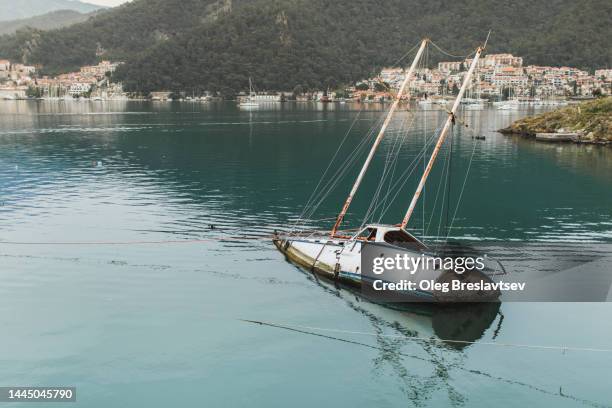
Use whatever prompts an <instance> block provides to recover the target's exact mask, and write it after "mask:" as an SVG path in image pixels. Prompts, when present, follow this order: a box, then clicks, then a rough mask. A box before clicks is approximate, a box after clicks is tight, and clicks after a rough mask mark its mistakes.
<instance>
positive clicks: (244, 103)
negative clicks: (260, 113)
mask: <svg viewBox="0 0 612 408" xmlns="http://www.w3.org/2000/svg"><path fill="white" fill-rule="evenodd" d="M255 97H256V95H255V92H254V91H253V81H252V80H251V77H249V95H248V96H246V97H244V98H242V99H241V100H240V102H239V103H238V106H239V107H240V108H245V109H254V108H258V107H259V103H258V102H257V101H256V100H255Z"/></svg>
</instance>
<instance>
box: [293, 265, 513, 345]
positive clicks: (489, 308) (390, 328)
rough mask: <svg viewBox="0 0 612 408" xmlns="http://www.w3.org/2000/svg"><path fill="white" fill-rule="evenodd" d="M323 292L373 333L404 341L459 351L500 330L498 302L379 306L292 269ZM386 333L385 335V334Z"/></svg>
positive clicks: (347, 288)
mask: <svg viewBox="0 0 612 408" xmlns="http://www.w3.org/2000/svg"><path fill="white" fill-rule="evenodd" d="M296 268H298V269H299V270H300V271H302V272H303V273H305V274H307V275H308V277H309V278H310V279H311V280H313V281H314V282H316V283H317V284H318V285H319V286H320V287H321V288H323V289H324V290H326V291H327V292H329V293H331V294H333V295H335V296H337V297H339V298H341V299H343V300H344V301H345V302H346V303H347V304H348V305H349V306H350V307H351V308H352V309H353V310H355V311H357V312H359V313H361V314H363V315H365V316H366V317H367V318H368V319H369V320H370V321H371V322H372V324H373V325H374V326H375V327H374V329H375V330H374V332H373V333H379V334H382V333H383V331H385V332H386V333H385V334H383V335H382V336H381V337H385V336H390V337H397V338H401V337H402V336H405V338H406V340H423V341H424V342H429V341H431V340H433V341H435V342H436V343H437V344H439V345H443V346H445V347H448V348H451V349H455V350H463V349H465V348H466V347H469V346H470V345H472V344H474V343H476V342H477V341H478V340H480V339H482V338H483V336H484V334H485V332H486V331H487V329H489V328H490V327H491V326H492V325H493V324H495V329H494V331H493V335H492V339H494V338H495V337H496V336H497V334H498V333H499V332H500V330H501V324H502V321H503V315H502V314H501V312H500V306H501V303H500V302H483V303H452V304H450V303H446V304H443V303H427V302H402V303H381V302H380V301H378V300H374V299H371V298H368V297H367V296H366V295H365V294H364V293H362V292H361V291H360V290H359V289H358V288H356V287H354V286H351V285H346V284H343V283H341V282H339V281H334V280H332V279H328V278H326V277H323V276H321V275H318V274H315V273H313V272H311V271H309V270H307V269H305V268H302V267H296ZM387 332H388V333H387Z"/></svg>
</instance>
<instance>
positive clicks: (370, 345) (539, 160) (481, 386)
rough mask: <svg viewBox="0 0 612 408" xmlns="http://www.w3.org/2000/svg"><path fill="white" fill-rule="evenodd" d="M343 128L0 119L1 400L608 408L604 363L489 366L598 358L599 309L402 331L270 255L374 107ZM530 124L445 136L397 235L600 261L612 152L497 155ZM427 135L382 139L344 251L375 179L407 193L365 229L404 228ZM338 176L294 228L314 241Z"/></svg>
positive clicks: (421, 131) (306, 118)
mask: <svg viewBox="0 0 612 408" xmlns="http://www.w3.org/2000/svg"><path fill="white" fill-rule="evenodd" d="M360 109H361V108H360V107H359V106H358V105H349V104H347V105H329V106H322V105H316V104H283V105H278V106H273V105H272V106H270V107H269V108H261V109H259V110H256V111H252V112H245V111H239V110H238V109H237V108H236V107H235V105H234V104H223V103H218V104H217V103H211V104H208V105H201V104H190V103H158V104H156V103H140V102H105V103H102V102H33V101H19V102H16V101H0V279H1V282H2V283H1V284H0V325H1V326H0V327H2V337H1V339H0V386H16V385H19V386H25V385H39V386H50V385H56V386H59V385H63V386H76V387H77V403H76V404H71V406H73V405H74V406H75V407H79V406H81V407H136V406H143V407H170V406H181V407H194V406H208V407H244V406H249V407H313V406H321V407H328V406H335V407H343V406H347V407H348V406H350V407H398V406H402V407H446V406H466V407H492V406H500V407H501V406H504V407H505V406H512V407H514V406H517V407H518V406H528V407H551V406H554V407H574V406H612V390H611V389H610V367H612V353H611V352H586V351H574V350H567V351H565V352H563V351H560V350H555V349H538V348H520V347H509V346H494V345H490V344H488V343H491V342H497V343H503V344H530V345H545V346H558V345H562V346H567V347H591V348H602V349H612V323H611V319H610V315H611V313H612V305H610V304H603V303H593V304H569V303H558V304H543V303H503V304H501V306H499V307H498V306H488V307H478V308H469V309H461V310H455V309H449V310H434V309H428V308H424V307H416V306H415V308H414V309H407V310H401V311H398V310H392V309H389V308H385V307H382V306H378V305H374V304H370V303H368V302H366V301H364V300H363V299H360V298H359V297H357V296H355V295H354V294H353V293H351V292H348V291H346V290H344V289H339V288H336V287H334V286H333V285H330V284H329V283H326V282H323V281H320V280H317V279H316V278H315V277H313V276H312V275H310V274H308V273H307V272H304V271H302V270H300V269H298V268H296V267H294V266H292V265H291V264H289V263H287V262H286V261H285V260H284V258H283V257H282V256H281V255H280V254H279V253H278V252H277V251H276V250H275V249H274V247H273V245H272V244H271V242H270V241H269V236H270V234H271V233H272V232H273V231H274V230H275V229H286V228H288V227H290V226H291V225H292V224H293V223H294V222H295V220H296V219H297V218H298V217H299V216H300V214H301V212H302V210H303V207H304V204H305V203H306V202H307V201H308V198H309V197H310V194H311V192H312V191H313V189H314V188H315V186H316V185H317V183H318V181H319V179H320V177H321V175H322V173H323V171H324V170H325V168H326V167H327V166H328V164H329V163H330V160H331V159H332V157H333V156H334V153H335V152H336V150H337V148H338V146H339V145H341V143H342V148H341V149H340V151H339V152H338V155H337V156H336V158H335V159H334V160H333V163H332V169H333V170H335V169H337V168H338V167H340V164H341V163H342V162H344V161H345V159H346V158H347V157H349V153H350V152H351V151H352V150H353V149H354V148H355V147H356V146H358V143H359V142H360V141H362V140H363V138H364V137H366V136H367V135H368V132H369V130H370V129H371V128H372V127H373V126H375V125H376V124H377V123H378V122H379V120H380V118H381V115H382V114H383V113H384V109H385V107H383V106H380V105H377V104H371V105H366V106H365V107H364V108H363V110H360ZM529 113H533V111H526V110H525V111H515V112H508V111H496V110H484V111H467V112H465V113H464V114H462V115H461V121H460V123H457V126H456V129H455V134H454V136H453V138H452V155H450V156H448V153H449V151H450V146H449V144H447V145H446V146H445V148H444V149H443V151H442V153H441V156H440V160H439V164H438V166H436V169H435V171H434V173H433V174H432V178H431V182H430V183H429V184H428V187H427V190H426V192H425V205H424V206H423V205H422V203H419V206H418V209H417V212H416V213H415V215H414V217H413V221H412V224H411V228H412V230H413V231H414V233H415V234H416V235H418V236H419V237H420V236H424V237H425V239H426V240H432V239H434V238H435V237H436V236H437V235H446V233H445V231H446V230H447V227H448V226H449V224H452V230H451V234H450V235H451V236H452V237H455V238H457V239H460V240H462V241H465V242H470V243H473V244H475V245H476V244H478V243H479V242H487V245H492V246H495V245H497V251H498V252H500V253H503V251H504V249H503V248H504V245H505V244H506V243H508V242H521V243H527V244H528V245H532V247H533V248H534V250H533V252H532V253H531V255H534V254H538V253H539V251H540V252H541V253H546V254H550V253H553V254H555V253H562V254H563V255H564V256H570V257H571V256H574V255H575V256H579V255H580V251H578V250H576V252H575V253H573V252H572V251H573V250H572V249H571V246H570V247H568V248H570V249H566V247H565V245H568V244H567V243H568V242H571V243H572V244H575V245H579V246H578V247H580V248H584V247H585V246H586V247H588V246H589V245H595V244H597V243H611V242H612V149H605V148H600V147H593V146H574V145H554V144H539V143H534V142H530V141H525V140H521V139H517V138H511V137H506V136H502V135H500V134H497V133H495V132H494V131H495V130H496V129H499V128H501V127H504V126H506V125H508V124H509V123H510V122H511V121H512V120H514V119H517V118H519V117H522V116H525V115H527V114H529ZM443 117H444V112H443V111H433V110H432V111H422V110H419V111H417V112H416V113H414V114H409V113H407V112H400V113H399V114H398V115H397V118H396V120H395V122H394V123H393V129H394V131H393V132H391V133H390V134H389V136H388V138H387V139H386V140H385V142H384V143H383V145H382V146H381V149H380V151H379V153H378V155H377V158H376V159H377V160H376V161H375V163H374V165H373V168H372V172H371V173H370V174H369V175H368V177H366V179H365V183H364V186H363V189H362V190H361V191H360V193H359V194H358V196H357V198H356V201H355V204H354V205H353V207H351V212H350V213H349V215H348V216H347V222H346V226H347V227H357V226H359V225H360V224H361V221H362V218H363V216H364V214H365V212H366V211H367V209H368V207H369V205H370V202H371V200H370V198H371V197H373V196H375V195H376V191H377V186H378V180H379V178H380V174H381V172H382V171H383V169H384V167H385V163H391V164H388V167H387V171H388V174H390V177H391V176H393V177H395V179H399V180H402V181H403V180H407V181H406V183H405V184H403V183H400V185H398V186H396V188H391V189H390V188H389V187H388V186H383V187H382V188H381V189H380V190H379V194H378V197H379V201H378V203H381V202H382V205H380V206H378V210H377V211H374V213H371V214H370V215H371V217H370V219H373V220H374V221H378V220H380V221H384V222H393V223H396V222H399V221H400V220H401V217H402V216H403V213H404V211H405V210H406V208H407V206H408V203H409V201H410V198H411V196H412V192H413V191H414V187H415V185H416V176H418V175H419V174H420V173H418V170H420V169H422V163H421V161H419V162H418V166H417V170H416V171H415V172H414V173H413V174H412V175H411V177H409V178H400V176H402V173H403V172H404V170H405V169H406V168H409V165H410V163H411V162H412V161H413V160H414V158H415V156H416V154H417V153H418V152H419V151H420V149H422V147H423V144H424V141H426V140H427V138H428V137H429V136H430V135H431V132H432V131H433V130H434V129H435V128H436V127H437V126H439V124H440V122H441V121H442V120H443ZM464 123H465V124H467V125H468V126H469V127H468V128H462V124H464ZM403 128H405V129H409V130H406V131H402V130H403ZM349 130H350V131H349ZM345 135H346V139H345V140H344V142H343V139H344V138H345ZM428 135H429V136H428ZM473 136H485V140H475V139H473ZM396 155H397V160H390V159H391V158H393V157H395V156H396ZM449 157H450V158H449ZM359 160H361V159H359ZM445 163H446V164H447V165H448V166H450V169H451V171H450V173H449V174H448V175H447V176H444V177H449V178H450V181H449V183H448V185H450V186H451V187H450V188H447V187H446V184H445V183H440V182H439V181H440V180H442V176H443V174H442V173H443V171H442V170H443V167H444V165H445ZM333 170H330V171H331V172H332V173H333ZM389 172H391V173H389ZM328 174H329V173H328ZM355 174H356V168H355V167H351V168H349V169H348V171H347V174H346V178H344V179H341V180H340V182H339V183H338V187H337V188H336V189H335V190H334V191H332V192H331V193H330V194H329V195H328V196H327V197H326V199H325V200H324V201H322V202H321V203H320V205H319V207H318V211H317V212H316V213H314V214H313V215H312V216H311V217H310V219H309V220H307V221H306V225H307V226H308V227H318V228H329V226H330V224H331V221H330V220H329V219H330V218H333V217H334V216H335V215H336V213H337V211H338V210H339V208H340V206H341V202H342V200H343V198H344V196H345V195H346V193H347V192H348V189H349V184H350V182H351V181H352V179H353V177H354V176H355ZM466 174H467V175H468V177H467V179H466V178H465V176H466ZM464 184H465V187H464V188H463V185H464ZM400 187H402V188H400ZM381 191H382V192H383V194H380V192H381ZM389 191H391V192H392V193H393V194H391V195H389V196H388V197H387V199H386V200H385V198H384V194H386V193H388V192H389ZM395 193H397V197H396V198H395V200H392V198H393V195H395ZM436 197H438V199H436ZM442 203H446V204H445V205H446V206H447V207H449V208H450V211H447V210H446V209H442V208H441V204H442ZM457 204H459V206H458V210H457V211H456V216H455V217H453V214H454V212H455V208H456V207H457ZM447 213H450V215H447ZM449 218H450V220H449ZM211 226H213V227H211ZM184 240H189V241H190V242H182V243H167V242H166V243H163V242H162V243H154V242H155V241H184ZM50 243H55V244H50ZM491 243H493V244H491ZM493 251H495V249H493ZM526 262H527V263H526V266H525V270H526V271H528V270H529V267H530V265H531V264H530V263H529V262H530V261H529V260H527V261H526ZM532 269H537V267H536V266H533V268H532ZM525 273H528V272H525ZM239 319H251V320H258V321H266V322H272V323H274V324H277V325H281V326H284V327H285V328H278V327H270V326H264V325H257V324H251V323H246V322H243V321H240V320H239ZM321 329H325V330H321ZM431 338H433V339H447V340H465V341H468V342H472V341H475V342H476V343H475V344H471V343H467V344H464V343H450V342H447V343H441V342H439V341H434V340H428V339H431ZM16 406H27V404H16ZM32 406H39V405H36V404H34V405H32Z"/></svg>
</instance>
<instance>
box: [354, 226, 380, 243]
mask: <svg viewBox="0 0 612 408" xmlns="http://www.w3.org/2000/svg"><path fill="white" fill-rule="evenodd" d="M377 231H378V230H377V229H376V228H366V229H364V230H363V231H361V234H359V236H358V237H357V239H361V240H364V241H375V240H376V232H377Z"/></svg>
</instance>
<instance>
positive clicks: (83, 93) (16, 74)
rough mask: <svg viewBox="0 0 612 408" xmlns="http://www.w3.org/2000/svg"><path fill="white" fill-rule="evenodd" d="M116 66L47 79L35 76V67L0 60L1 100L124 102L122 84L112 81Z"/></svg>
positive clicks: (103, 65)
mask: <svg viewBox="0 0 612 408" xmlns="http://www.w3.org/2000/svg"><path fill="white" fill-rule="evenodd" d="M119 65H120V63H118V62H110V61H101V62H100V63H99V64H97V65H88V66H83V67H81V68H80V69H79V71H78V72H69V73H66V74H60V75H57V76H54V77H50V76H47V75H43V76H39V75H37V72H36V71H37V70H36V67H34V66H29V65H24V64H19V63H12V62H11V61H9V60H6V59H0V99H26V98H43V99H66V98H69V99H73V98H91V99H125V98H126V95H125V93H124V92H123V89H122V87H121V84H119V83H114V82H113V81H112V80H111V75H112V73H113V72H114V71H115V70H116V69H117V67H118V66H119Z"/></svg>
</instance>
